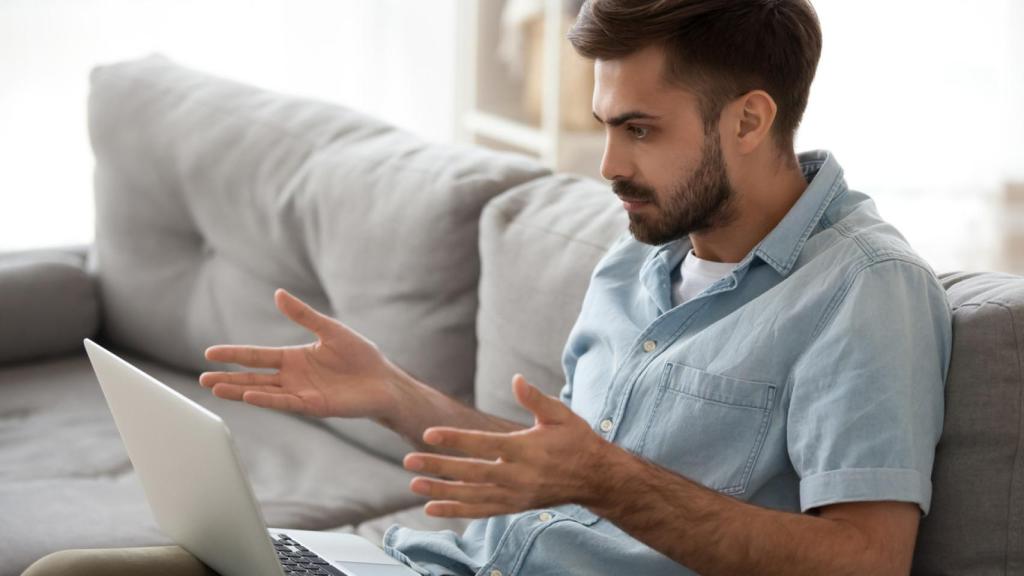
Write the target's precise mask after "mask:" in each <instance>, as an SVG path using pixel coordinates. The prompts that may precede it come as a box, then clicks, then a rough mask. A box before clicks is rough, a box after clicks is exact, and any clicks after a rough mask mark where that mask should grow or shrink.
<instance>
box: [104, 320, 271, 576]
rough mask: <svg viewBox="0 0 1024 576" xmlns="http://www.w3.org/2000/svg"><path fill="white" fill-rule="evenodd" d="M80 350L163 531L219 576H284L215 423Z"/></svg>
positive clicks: (107, 357)
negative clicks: (89, 365)
mask: <svg viewBox="0 0 1024 576" xmlns="http://www.w3.org/2000/svg"><path fill="white" fill-rule="evenodd" d="M85 349H86V352H88V354H89V360H90V361H91V362H92V367H93V369H94V370H95V371H96V376H97V378H98V379H99V382H100V387H101V388H102V389H103V395H104V396H105V397H106V399H107V404H108V405H109V406H110V411H111V413H112V414H113V415H114V422H115V423H116V424H117V429H118V431H119V432H120V434H121V439H122V440H123V441H124V445H125V448H127V450H128V457H129V458H130V459H131V462H132V466H134V467H135V472H136V473H137V474H138V475H139V480H140V481H141V482H142V488H143V490H144V491H145V494H146V499H147V500H149V507H150V508H151V509H152V511H153V515H154V516H155V517H156V521H157V524H158V525H159V526H160V529H161V530H163V532H164V533H165V534H167V535H168V536H170V537H171V538H172V539H174V541H175V542H177V543H178V544H179V545H180V546H181V547H183V548H185V549H186V550H188V551H189V552H191V553H192V554H193V555H195V556H196V557H197V558H199V559H200V560H202V561H203V562H205V563H206V564H207V565H209V566H210V567H212V568H213V569H214V570H216V571H217V572H219V573H220V574H223V575H224V576H235V575H238V576H243V575H254V576H282V575H283V571H282V570H281V566H280V564H279V562H278V560H277V554H276V553H275V552H274V548H273V545H272V544H271V542H270V536H269V535H268V533H267V529H266V524H265V523H264V520H263V514H262V513H261V511H260V508H259V506H258V505H257V503H256V498H255V496H254V495H253V492H252V487H251V485H250V484H249V481H248V478H246V475H245V471H244V469H243V468H242V466H241V464H240V462H239V459H238V455H237V453H236V452H235V448H234V444H233V443H232V441H231V432H230V431H229V430H228V428H227V426H226V425H225V424H224V422H223V421H222V420H221V419H220V417H218V416H217V415H216V414H214V413H212V412H210V411H209V410H207V409H205V408H203V407H202V406H200V405H199V404H196V403H195V402H193V401H192V400H189V399H188V398H186V397H185V396H183V395H181V394H180V393H178V392H177V391H175V390H173V389H171V388H170V387H168V386H166V385H164V384H162V383H160V382H159V381H157V380H156V379H155V378H153V377H151V376H149V375H148V374H146V373H145V372H143V371H141V370H139V369H138V368H136V367H134V366H132V365H131V364H129V363H127V362H125V361H124V360H122V359H120V358H118V357H117V356H115V355H114V354H112V353H111V352H109V351H107V350H106V349H104V348H103V347H102V346H100V345H98V344H96V343H95V342H93V341H91V340H89V339H86V340H85Z"/></svg>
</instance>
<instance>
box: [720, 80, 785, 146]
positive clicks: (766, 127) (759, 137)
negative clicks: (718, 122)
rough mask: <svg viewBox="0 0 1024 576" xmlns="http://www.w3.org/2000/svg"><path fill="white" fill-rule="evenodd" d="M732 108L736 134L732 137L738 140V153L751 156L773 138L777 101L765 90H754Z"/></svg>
mask: <svg viewBox="0 0 1024 576" xmlns="http://www.w3.org/2000/svg"><path fill="white" fill-rule="evenodd" d="M730 108H732V109H733V119H734V121H733V126H735V132H734V133H733V134H732V136H733V138H735V139H736V148H737V151H738V152H739V153H740V154H749V153H751V152H753V151H754V150H757V149H758V148H759V147H760V146H761V144H762V143H763V142H764V141H765V139H767V138H769V137H770V136H771V132H772V126H774V125H775V115H776V114H777V113H778V110H779V108H778V106H777V105H776V104H775V100H774V99H772V97H771V96H770V95H769V94H768V93H767V92H765V91H764V90H752V91H750V92H747V93H746V94H744V95H743V96H740V97H739V98H738V99H737V100H736V101H734V102H733V103H732V105H731V106H730Z"/></svg>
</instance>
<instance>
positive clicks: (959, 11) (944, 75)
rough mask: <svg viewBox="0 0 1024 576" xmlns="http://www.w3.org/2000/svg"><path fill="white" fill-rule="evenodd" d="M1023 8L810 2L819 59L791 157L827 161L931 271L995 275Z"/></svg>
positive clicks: (1014, 169)
mask: <svg viewBox="0 0 1024 576" xmlns="http://www.w3.org/2000/svg"><path fill="white" fill-rule="evenodd" d="M1022 4H1024V2H1021V1H1020V0H896V1H893V0H858V1H857V2H850V1H849V0H814V5H815V7H816V8H817V11H818V16H819V18H820V20H821V25H822V33H823V37H824V48H823V51H822V58H821V63H820V65H819V67H818V75H817V78H816V79H815V84H814V86H813V88H812V90H811V100H810V104H809V105H808V109H807V113H806V115H805V117H804V121H803V124H802V128H801V130H800V133H799V135H798V138H797V146H798V148H799V149H810V148H826V149H829V150H832V151H833V152H834V153H835V154H836V157H837V158H838V159H839V161H840V163H842V165H843V167H844V169H845V171H846V175H847V179H848V181H849V183H850V184H851V186H852V187H854V188H856V189H859V190H862V191H864V192H867V193H868V194H871V195H872V196H874V197H875V200H876V202H877V204H878V206H879V210H880V211H881V212H882V216H883V217H885V218H887V219H888V220H890V221H891V222H893V223H894V224H895V225H896V226H897V227H898V228H899V229H900V230H901V231H902V232H903V233H904V235H905V236H907V238H908V240H910V242H911V244H912V245H913V246H914V247H915V248H916V249H917V250H918V251H919V252H920V253H921V254H922V255H923V256H925V257H926V258H927V259H928V260H929V261H930V262H931V263H932V265H933V267H934V268H936V269H937V270H938V271H942V270H949V269H953V268H967V269H981V268H999V267H1000V266H1002V262H1003V258H1002V255H1001V254H999V252H998V251H999V249H1000V242H1001V236H1002V234H1003V231H1002V230H1000V229H998V227H997V226H995V223H996V222H997V221H998V218H997V216H998V212H999V210H1000V209H1001V207H1000V203H999V199H1000V195H1001V194H1002V192H1003V189H1004V186H1005V183H1006V182H1007V181H1008V180H1024V43H1022V42H1021V40H1020V36H1021V35H1022V34H1024V8H1022V6H1021V5H1022ZM1021 272H1024V270H1022V271H1021Z"/></svg>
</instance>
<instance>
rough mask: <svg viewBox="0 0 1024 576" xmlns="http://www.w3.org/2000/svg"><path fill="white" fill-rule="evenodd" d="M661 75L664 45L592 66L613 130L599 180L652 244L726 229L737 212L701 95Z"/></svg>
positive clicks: (602, 116) (603, 115)
mask: <svg viewBox="0 0 1024 576" xmlns="http://www.w3.org/2000/svg"><path fill="white" fill-rule="evenodd" d="M663 70H664V52H663V51H662V49H661V48H659V47H650V48H647V49H644V50H641V51H639V52H636V53H634V54H631V55H629V56H627V57H625V58H621V59H617V60H597V61H596V62H595V64H594V72H595V81H596V82H595V85H594V103H593V104H594V115H595V116H596V117H597V118H598V120H599V121H601V122H603V123H604V124H605V129H606V132H607V136H606V141H605V150H604V158H603V159H602V161H601V175H602V176H604V177H605V178H606V179H608V180H611V182H612V191H613V192H615V194H616V195H618V196H619V197H620V198H621V199H622V200H623V201H624V207H625V209H626V210H627V211H628V213H629V231H630V232H631V233H632V234H633V236H634V237H635V238H636V239H637V240H638V241H640V242H644V243H646V244H663V243H665V242H670V241H672V240H676V239H678V238H682V237H683V236H686V235H688V234H690V233H691V232H699V231H701V230H708V229H713V228H715V227H718V226H722V225H724V224H726V223H728V222H729V221H730V220H731V219H732V217H733V212H734V199H735V193H734V191H733V189H732V187H731V186H730V184H729V178H728V176H727V174H726V166H725V159H724V158H723V156H722V148H721V139H720V137H719V132H718V129H717V122H716V123H715V124H716V128H715V129H714V130H712V132H711V133H710V134H705V131H704V121H703V119H702V118H701V114H700V107H699V102H698V100H697V97H696V96H695V95H694V94H693V93H691V92H689V91H687V90H684V89H682V88H679V87H676V86H671V85H669V84H667V83H666V82H665V80H664V76H663Z"/></svg>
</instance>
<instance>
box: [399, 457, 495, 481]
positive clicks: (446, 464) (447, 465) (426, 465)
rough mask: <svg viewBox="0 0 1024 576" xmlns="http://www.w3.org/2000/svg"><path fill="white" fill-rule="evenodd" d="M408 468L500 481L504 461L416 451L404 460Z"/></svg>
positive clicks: (474, 479)
mask: <svg viewBox="0 0 1024 576" xmlns="http://www.w3.org/2000/svg"><path fill="white" fill-rule="evenodd" d="M402 465H403V466H405V469H406V470H411V471H413V472H423V473H426V474H432V475H434V476H443V477H445V478H454V479H456V480H462V481H463V482H478V483H499V482H500V480H501V470H500V469H499V467H500V466H507V464H506V463H504V462H495V461H493V460H477V459H475V458H458V457H456V456H442V455H440V454H424V453H422V452H414V453H412V454H407V455H406V456H405V459H403V460H402Z"/></svg>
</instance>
